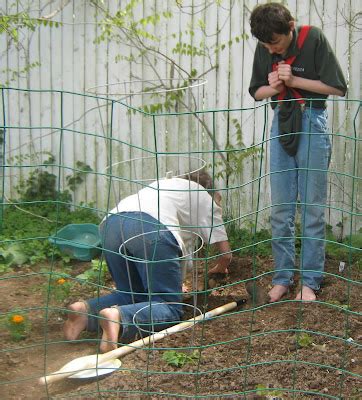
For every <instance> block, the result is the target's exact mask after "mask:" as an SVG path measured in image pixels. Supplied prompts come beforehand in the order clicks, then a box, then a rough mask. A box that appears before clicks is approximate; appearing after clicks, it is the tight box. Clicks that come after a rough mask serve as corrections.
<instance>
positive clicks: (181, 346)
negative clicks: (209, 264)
mask: <svg viewBox="0 0 362 400" xmlns="http://www.w3.org/2000/svg"><path fill="white" fill-rule="evenodd" d="M257 263H258V267H257V275H258V276H259V275H262V274H263V273H264V272H267V271H271V270H272V261H271V260H270V259H268V258H264V259H258V260H257ZM252 264H253V263H252V260H251V259H250V258H240V259H237V258H234V260H233V262H232V265H231V267H230V274H229V275H228V276H227V278H223V279H218V278H217V279H214V280H213V281H211V282H209V286H215V287H214V289H213V290H212V291H211V293H210V295H209V296H205V294H198V295H197V298H196V301H197V304H198V306H199V308H200V309H201V310H202V311H205V310H206V309H209V310H210V309H212V308H215V307H217V306H219V305H223V304H225V303H228V302H230V301H234V300H237V299H240V298H247V297H248V296H247V293H246V290H245V286H244V283H240V281H241V280H245V279H248V278H250V277H252V276H253V268H252ZM338 265H339V261H337V260H327V265H326V271H328V272H331V273H334V274H339V272H338ZM86 267H87V265H86V263H79V264H77V265H75V267H74V270H73V273H72V274H74V276H75V275H76V274H78V273H80V271H81V270H82V269H84V268H86ZM200 269H201V268H200ZM359 271H360V267H359V268H358V266H357V265H354V266H352V268H351V270H350V272H349V273H350V277H351V278H352V279H353V280H355V281H359V282H360V280H361V272H359ZM25 272H26V273H25V274H24V268H23V269H22V270H21V271H18V272H15V273H13V274H11V275H10V274H8V276H6V275H5V276H2V277H1V278H2V279H1V280H0V293H1V312H8V311H9V310H12V309H14V308H25V307H26V308H30V309H32V311H31V312H30V320H31V323H32V324H31V325H32V328H31V333H30V334H29V335H28V337H27V338H26V339H24V340H22V341H20V342H14V341H12V340H11V338H10V335H9V332H8V331H7V330H6V329H5V328H4V326H2V327H1V328H0V342H1V349H2V350H1V352H0V362H1V378H0V398H1V399H14V400H15V399H47V398H59V399H65V398H74V399H115V398H117V399H128V398H129V399H161V398H164V399H169V398H196V397H197V396H199V397H201V398H202V397H210V398H216V399H221V398H230V399H233V398H240V399H242V398H245V399H266V398H269V399H272V398H273V399H292V398H295V399H322V398H332V399H336V398H338V399H339V398H340V399H356V400H357V399H361V398H362V385H361V379H360V377H361V375H362V363H361V354H360V351H359V350H360V349H361V339H362V329H361V327H362V318H361V311H362V310H361V308H362V307H361V305H362V302H361V290H360V285H358V284H350V285H348V284H347V282H346V281H345V280H343V279H338V278H335V277H331V276H327V277H326V279H325V282H324V285H323V287H322V289H321V291H320V293H319V295H318V300H320V301H323V302H328V304H319V303H313V304H305V303H301V302H293V301H291V300H292V299H293V298H294V296H295V292H296V290H297V282H296V285H295V287H294V288H293V290H292V291H291V292H290V293H289V294H288V295H287V296H286V297H285V298H284V301H283V302H281V303H279V304H273V305H271V304H266V305H262V306H259V307H253V305H252V302H251V301H250V299H249V300H248V302H247V303H246V304H245V305H244V306H242V307H240V308H238V309H236V310H234V311H233V312H231V313H228V314H226V315H222V316H220V317H219V318H216V319H213V320H211V321H207V322H205V323H202V324H198V325H196V326H194V327H192V329H189V330H186V331H184V332H181V333H177V334H175V335H172V336H169V337H167V338H164V339H163V340H161V341H159V342H157V343H154V344H153V345H152V346H148V347H146V349H142V350H137V351H135V352H133V353H131V354H128V355H126V356H125V357H124V358H123V359H122V367H121V369H120V370H118V371H117V372H115V373H113V374H111V375H108V376H106V377H103V379H98V380H96V379H86V380H80V379H65V380H63V381H60V382H57V383H54V384H51V385H48V386H41V385H39V384H38V378H39V377H40V376H42V375H44V373H45V371H46V372H47V373H51V372H54V371H56V370H57V369H59V368H60V367H61V366H63V365H64V364H65V363H67V362H68V361H70V360H72V359H74V358H76V357H80V356H83V355H88V354H94V353H96V352H97V335H93V336H92V335H90V334H86V333H85V334H84V335H83V336H82V337H81V339H82V341H80V342H79V343H72V344H70V343H66V342H63V336H62V324H63V320H64V318H65V314H64V313H61V312H59V311H56V310H52V309H51V308H50V309H48V312H45V311H44V308H45V306H46V304H47V298H46V292H44V291H43V290H41V287H42V285H44V282H45V280H46V278H45V277H44V276H42V275H36V274H32V271H31V270H30V269H29V270H28V271H26V270H25ZM344 274H345V276H346V274H347V272H346V271H344ZM14 275H15V276H16V278H11V279H6V277H10V276H14ZM254 275H255V272H254ZM4 278H5V279H4ZM198 279H199V280H200V279H201V272H200V276H199V278H198ZM270 279H271V276H270V275H265V276H262V277H261V278H259V279H258V285H259V286H260V287H262V288H264V289H265V290H266V291H267V290H268V288H269V287H270V286H269V285H270ZM189 284H190V283H189ZM201 286H202V285H201V284H199V289H200V287H201ZM220 286H221V288H220ZM75 289H76V290H72V294H71V297H70V298H69V299H68V300H66V301H64V302H62V303H61V304H59V303H58V304H55V303H54V304H53V303H51V304H50V305H54V306H55V307H59V306H61V307H65V306H66V305H67V304H68V303H69V302H72V301H74V300H77V297H83V298H84V297H89V296H88V295H89V293H86V292H89V289H85V288H84V287H83V286H80V285H78V287H76V288H75ZM185 301H187V302H188V304H193V303H194V302H195V298H194V297H191V298H189V299H187V300H185ZM347 306H348V307H349V311H350V312H346V307H347ZM185 309H187V310H188V311H186V312H185V318H189V317H190V316H191V311H190V310H192V307H186V308H185ZM300 330H308V331H309V332H308V338H309V341H308V340H307V343H304V342H303V341H301V340H299V338H300V335H301V333H300ZM341 338H346V339H349V340H348V341H347V342H346V341H343V340H341ZM298 343H299V344H298ZM195 346H201V350H200V353H199V358H198V359H197V360H196V361H195V362H194V363H187V364H185V365H184V366H183V367H182V368H176V367H173V366H170V365H169V364H167V363H166V361H164V360H163V358H162V355H163V354H164V352H165V350H166V349H170V348H171V349H175V350H177V351H183V352H185V353H186V354H187V355H190V354H191V353H192V352H193V351H194V347H195ZM190 348H191V349H190ZM314 364H317V365H314ZM340 369H343V370H345V371H346V372H342V371H341V370H340ZM263 388H264V389H269V391H265V392H264V394H263V393H262V392H261V389H263ZM256 389H258V391H256ZM280 389H285V390H284V391H283V390H280ZM293 396H294V397H293Z"/></svg>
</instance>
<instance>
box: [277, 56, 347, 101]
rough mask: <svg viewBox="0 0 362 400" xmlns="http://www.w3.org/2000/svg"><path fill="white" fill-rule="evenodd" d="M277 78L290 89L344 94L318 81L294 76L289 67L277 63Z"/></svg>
mask: <svg viewBox="0 0 362 400" xmlns="http://www.w3.org/2000/svg"><path fill="white" fill-rule="evenodd" d="M278 77H279V79H280V80H281V81H282V82H284V84H285V86H288V87H291V88H295V89H303V90H307V91H308V92H313V93H319V94H323V95H334V96H344V92H343V91H342V90H340V89H337V88H334V87H333V86H329V85H326V84H325V83H323V82H322V81H320V80H313V79H307V78H301V77H299V76H294V75H293V73H292V69H291V66H290V65H289V64H285V63H283V62H281V63H279V65H278Z"/></svg>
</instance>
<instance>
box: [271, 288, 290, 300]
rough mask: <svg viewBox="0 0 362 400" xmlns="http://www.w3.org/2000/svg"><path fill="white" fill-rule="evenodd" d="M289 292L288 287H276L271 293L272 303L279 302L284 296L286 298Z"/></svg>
mask: <svg viewBox="0 0 362 400" xmlns="http://www.w3.org/2000/svg"><path fill="white" fill-rule="evenodd" d="M288 291H289V288H288V286H284V285H275V286H273V287H272V289H271V290H270V291H269V297H270V300H269V302H270V303H274V302H275V301H279V300H280V299H281V298H282V297H283V296H285V295H286V294H287V293H288Z"/></svg>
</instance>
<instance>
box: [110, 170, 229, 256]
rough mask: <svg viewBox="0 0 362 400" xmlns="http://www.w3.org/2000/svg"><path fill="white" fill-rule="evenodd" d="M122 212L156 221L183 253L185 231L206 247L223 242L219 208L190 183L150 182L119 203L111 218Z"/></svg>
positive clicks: (179, 181) (172, 180) (209, 196)
mask: <svg viewBox="0 0 362 400" xmlns="http://www.w3.org/2000/svg"><path fill="white" fill-rule="evenodd" d="M125 211H142V212H144V213H146V214H149V215H151V216H152V217H153V218H155V219H157V220H158V221H160V222H161V223H162V224H163V225H165V226H167V228H168V229H169V230H171V232H172V233H173V234H174V235H175V236H176V239H177V240H178V242H179V243H180V245H181V247H182V248H183V250H184V249H185V247H186V248H188V247H189V246H188V245H187V243H186V242H188V241H189V240H190V235H189V234H188V232H189V231H193V232H197V233H198V234H200V235H201V237H202V238H203V240H204V241H205V242H207V243H215V242H219V241H222V240H227V236H226V233H225V228H224V226H223V220H222V212H221V207H220V206H218V205H217V204H216V203H215V202H214V201H213V199H212V197H211V195H210V194H209V193H208V192H207V191H206V189H205V188H204V187H203V186H201V185H199V184H198V183H196V182H194V181H192V180H188V179H183V178H170V179H167V178H165V179H160V180H158V181H155V182H152V183H151V184H150V185H148V186H146V187H144V188H143V189H141V190H140V191H139V192H138V193H136V194H134V195H131V196H128V197H126V198H125V199H123V200H121V201H120V203H119V204H118V205H117V207H115V208H114V209H113V210H112V211H111V214H114V213H119V212H125ZM156 229H157V227H155V230H156Z"/></svg>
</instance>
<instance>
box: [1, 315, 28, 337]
mask: <svg viewBox="0 0 362 400" xmlns="http://www.w3.org/2000/svg"><path fill="white" fill-rule="evenodd" d="M6 328H7V329H8V331H9V333H10V336H11V339H12V340H14V341H19V340H23V339H25V338H26V336H27V335H28V333H29V331H30V328H31V323H30V321H29V318H28V316H27V315H26V313H24V312H22V311H13V312H12V313H11V314H9V315H8V317H7V319H6Z"/></svg>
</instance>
